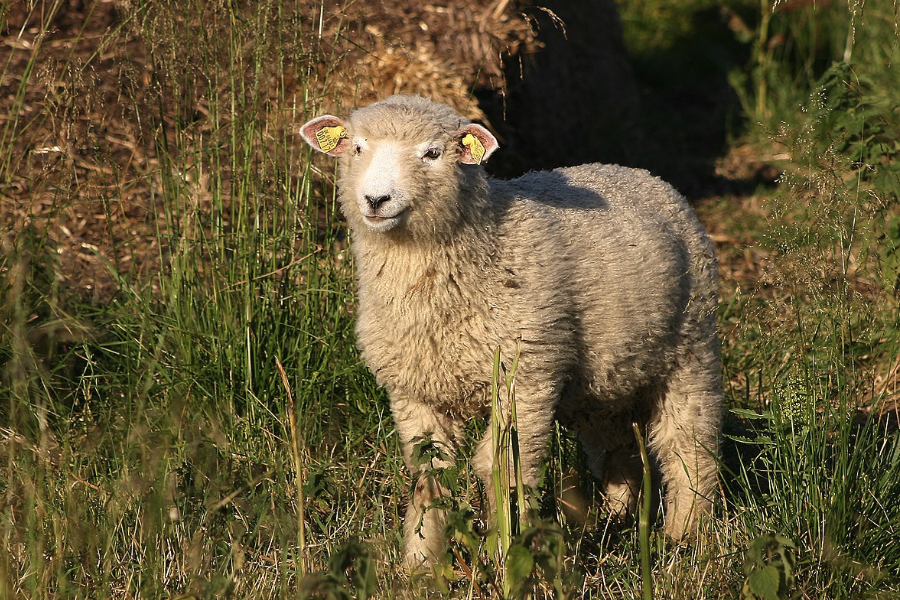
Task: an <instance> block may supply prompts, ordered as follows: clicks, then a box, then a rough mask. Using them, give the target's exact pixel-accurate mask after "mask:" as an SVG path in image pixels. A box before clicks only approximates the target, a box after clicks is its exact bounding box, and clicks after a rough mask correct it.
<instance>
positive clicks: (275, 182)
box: [0, 0, 900, 600]
mask: <svg viewBox="0 0 900 600" xmlns="http://www.w3.org/2000/svg"><path fill="white" fill-rule="evenodd" d="M25 4H27V6H25ZM83 4H84V7H83V9H84V12H85V18H84V22H81V23H77V24H75V25H73V26H71V27H70V28H69V30H71V31H72V32H74V33H73V37H71V38H65V39H59V38H58V37H54V35H53V34H54V32H56V30H57V28H58V27H59V23H60V22H61V21H64V20H65V18H66V15H65V14H64V7H63V3H62V2H61V1H59V0H55V1H53V0H47V1H45V2H28V3H23V5H22V6H15V5H13V4H4V5H3V6H2V7H0V30H2V31H3V35H4V43H5V47H6V49H7V52H6V54H5V55H6V56H7V58H5V59H4V58H0V69H2V71H0V73H2V84H0V90H2V95H3V100H2V101H3V107H4V110H7V115H6V116H5V117H3V116H0V119H2V120H0V202H2V203H4V205H5V207H12V208H11V209H10V210H7V211H5V212H0V214H3V215H4V216H7V217H9V221H8V222H0V457H2V460H0V597H3V598H7V597H8V598H40V599H43V598H95V597H96V598H107V597H108V598H176V597H179V598H250V597H253V598H269V597H278V598H281V597H315V598H393V597H420V596H421V597H426V596H427V597H431V596H435V597H441V596H443V597H467V598H469V597H484V598H487V597H499V596H500V595H507V596H509V597H523V598H524V597H559V598H561V597H581V596H584V597H595V598H607V597H636V596H638V595H639V594H642V595H643V597H645V598H648V597H653V598H723V597H730V598H746V599H751V598H753V599H756V598H758V599H766V600H770V599H778V598H890V597H896V596H897V595H898V594H900V543H898V542H897V540H898V538H900V504H898V503H897V501H896V499H897V498H898V497H900V434H898V430H897V414H898V413H897V411H898V406H900V405H898V398H900V395H898V394H900V359H898V356H900V348H898V345H900V304H898V298H900V297H898V289H900V210H898V208H900V202H898V200H900V160H898V158H900V104H898V99H900V89H898V88H900V76H898V74H897V66H896V65H897V62H898V59H900V44H898V33H900V32H898V13H900V4H898V3H896V2H892V1H890V0H869V1H868V2H865V3H862V2H856V0H832V1H831V2H830V3H829V2H804V1H802V0H785V1H776V2H770V1H768V0H762V1H761V2H760V1H759V0H729V1H728V2H711V1H707V0H692V1H691V2H683V1H675V0H668V1H667V0H647V1H644V2H628V3H622V5H621V7H620V11H621V14H622V20H623V25H624V29H625V34H626V42H627V43H628V45H629V50H630V52H631V54H632V56H633V59H634V65H635V69H636V73H637V77H638V79H639V81H640V82H641V84H642V87H643V88H644V89H645V90H646V97H645V98H644V103H643V109H645V110H643V111H642V112H643V114H644V115H646V116H645V117H643V118H645V119H646V121H645V122H642V123H638V124H637V126H638V128H642V129H644V130H645V131H652V132H653V135H652V136H649V135H648V136H647V139H648V140H650V139H651V138H652V139H653V140H656V141H648V142H647V144H646V146H645V147H643V149H642V152H643V153H642V154H641V155H640V156H638V157H636V158H635V162H639V163H641V164H644V165H648V166H651V167H653V168H655V169H656V170H658V171H660V172H664V173H666V172H674V171H679V170H681V168H682V167H683V166H684V165H685V162H684V161H690V160H697V159H696V158H694V159H690V158H687V159H686V158H684V155H685V154H690V155H691V156H692V157H697V156H703V155H702V153H694V152H693V151H692V150H691V145H690V142H686V144H687V145H683V144H681V143H680V140H681V141H684V140H689V139H706V140H707V141H710V144H712V145H716V140H715V139H712V138H714V137H716V136H720V137H721V140H724V141H722V142H721V144H720V146H719V147H717V148H715V149H713V150H712V151H711V154H710V155H708V156H705V158H704V160H705V159H708V163H709V164H710V165H711V164H713V161H714V160H715V159H718V161H719V163H718V164H719V171H720V176H719V177H720V178H724V179H728V178H729V177H730V181H732V184H729V185H728V186H726V187H725V188H724V191H722V189H721V187H717V186H716V185H714V186H712V188H713V189H712V191H711V192H710V191H709V190H707V191H706V193H698V194H696V195H697V196H698V201H697V206H698V210H699V211H700V213H701V216H702V218H703V220H704V221H705V222H706V224H707V225H708V227H709V228H710V230H711V232H712V233H713V235H714V237H715V239H716V240H717V242H718V245H719V252H720V256H721V260H722V273H723V283H722V290H723V302H722V309H721V320H720V323H721V331H722V337H723V344H724V348H723V352H724V358H725V369H726V372H725V377H726V381H727V393H728V398H727V402H728V406H729V409H730V410H729V413H728V417H727V427H726V438H725V440H724V443H723V460H722V469H721V482H722V491H723V496H722V499H721V502H720V506H718V507H717V510H716V513H715V516H714V518H713V519H711V520H710V521H709V522H708V523H706V525H705V530H704V532H703V535H701V536H700V538H699V539H697V540H696V541H695V542H694V543H693V544H691V545H688V546H674V545H672V544H670V543H669V542H667V540H666V539H665V538H664V536H662V534H661V533H660V531H659V530H658V528H654V529H652V530H650V532H649V536H647V535H646V534H647V532H646V529H642V527H641V524H642V523H646V520H647V517H648V516H649V515H648V514H647V512H646V511H645V512H644V514H643V515H642V518H640V519H635V520H634V521H633V522H626V523H618V522H616V521H615V520H613V519H612V518H610V517H609V516H608V515H607V514H605V513H604V512H603V510H602V508H601V503H600V502H598V501H597V496H596V494H595V492H594V491H593V490H592V489H591V488H590V485H589V484H588V483H586V482H584V481H579V480H578V476H577V475H574V473H576V472H578V471H579V470H580V466H581V457H580V456H579V454H578V450H577V446H576V445H575V444H573V442H572V440H571V439H570V438H569V437H568V436H567V434H566V432H565V431H559V432H558V434H557V435H556V437H555V440H554V442H553V444H552V448H551V452H550V459H549V460H548V463H547V467H546V472H545V476H544V480H545V482H544V486H543V488H542V489H541V490H536V491H533V490H525V489H519V490H517V493H516V494H510V495H508V497H506V498H505V502H502V503H501V507H500V511H501V513H502V515H503V518H502V519H501V522H502V523H503V527H502V529H501V531H499V532H498V531H486V528H485V525H484V523H482V522H481V520H480V519H481V517H480V515H481V512H480V509H479V507H480V506H481V505H482V504H483V503H484V500H483V498H484V490H482V489H480V488H479V484H478V483H477V478H476V477H474V476H473V475H472V473H470V471H469V469H468V466H467V465H466V464H465V463H464V462H463V463H461V464H460V466H459V468H458V469H457V470H454V471H453V472H452V473H450V472H445V473H441V474H439V476H440V477H442V478H443V479H444V480H446V482H447V485H448V486H450V487H452V488H453V489H455V491H456V493H457V496H456V497H454V498H453V499H452V500H450V501H448V502H447V506H446V508H448V509H449V510H450V511H451V513H452V519H451V531H450V533H451V536H452V538H453V543H452V544H451V545H450V547H449V548H448V552H447V560H446V562H445V564H442V565H438V566H437V567H435V569H434V572H433V573H426V574H419V573H417V574H412V575H410V576H407V575H406V574H402V573H401V572H400V569H399V566H398V565H399V564H400V540H401V537H402V534H401V531H400V515H401V514H402V512H403V507H404V505H405V501H406V497H405V495H406V490H407V489H408V482H407V480H406V479H407V477H408V475H407V474H406V473H405V471H404V469H403V467H402V461H401V459H400V452H399V448H398V444H397V441H396V434H395V432H394V430H393V424H392V421H391V417H390V413H389V409H388V404H387V400H386V397H385V395H384V393H383V392H382V391H381V390H379V389H378V388H377V386H376V385H375V383H374V381H373V379H372V377H371V376H370V375H369V374H368V372H367V371H366V370H365V368H364V367H363V366H362V365H361V364H360V362H359V359H358V355H357V352H356V350H355V347H354V339H353V338H354V334H353V326H352V316H353V265H352V257H351V255H350V254H349V253H348V252H347V243H348V242H347V240H346V239H345V236H346V234H345V230H344V228H343V226H342V224H341V221H340V217H339V215H338V214H337V211H336V207H335V202H334V189H333V176H332V173H330V172H329V171H328V170H327V169H325V170H323V169H321V168H319V167H318V166H317V163H312V162H311V161H310V156H309V154H308V150H306V149H305V147H304V146H303V145H302V144H300V143H298V142H297V141H296V140H295V139H294V135H293V132H292V131H291V128H290V125H291V124H297V123H302V122H304V120H305V119H306V118H307V117H309V116H311V115H313V114H314V113H316V112H317V104H318V103H319V102H320V101H321V99H322V98H323V97H324V95H326V94H329V93H334V90H335V86H336V83H337V82H336V81H335V76H334V75H333V74H332V73H331V72H330V70H329V69H328V68H327V65H328V64H329V61H330V60H333V58H334V57H331V56H330V55H329V53H328V52H329V47H328V44H327V40H323V39H322V38H321V37H317V35H316V24H317V23H318V22H319V21H317V19H320V16H319V12H318V10H317V11H315V12H314V14H307V12H304V10H305V9H304V8H302V7H301V6H300V4H299V3H298V4H296V5H294V4H291V3H284V2H281V1H279V0H262V1H260V2H255V3H237V2H221V3H212V2H203V1H201V0H192V1H189V2H180V1H174V0H173V1H171V2H168V1H163V0H160V1H158V2H137V3H133V4H132V3H128V2H124V1H123V2H121V3H118V4H117V5H116V9H115V13H114V14H115V19H113V20H112V21H111V22H112V25H110V26H106V25H103V26H99V27H94V26H92V25H91V24H92V23H94V21H92V19H97V18H99V17H98V16H97V15H99V14H100V13H102V12H103V11H107V13H108V12H109V11H110V10H112V8H110V5H109V3H108V2H100V1H99V0H98V1H96V2H93V3H92V2H85V3H83ZM16 11H19V12H16ZM308 12H311V11H308ZM98 40H99V41H98ZM88 46H89V47H90V48H92V49H91V50H90V51H88V52H86V53H85V52H83V51H82V50H83V49H84V48H85V47H88ZM138 47H139V48H140V52H141V56H142V57H144V58H145V62H137V61H136V59H135V58H134V57H135V56H137V54H136V52H137V50H135V49H136V48H138ZM323 65H324V67H323ZM109 81H112V82H113V83H112V85H108V82H109ZM685 85H687V86H693V87H694V88H696V89H711V90H714V91H715V94H714V96H715V99H716V100H715V101H716V102H718V101H719V100H720V99H721V98H726V99H727V98H731V99H733V100H734V102H733V103H731V104H728V103H727V102H726V103H725V104H724V106H726V107H731V108H730V109H728V110H730V111H731V112H730V113H729V112H728V110H725V111H719V112H715V113H710V114H713V116H715V117H716V119H717V120H716V122H715V123H712V122H711V120H710V121H709V122H707V121H704V120H701V119H694V120H693V121H692V122H688V121H687V119H685V118H679V113H678V111H677V110H673V109H672V105H671V104H667V103H666V102H667V98H668V99H672V98H674V97H678V96H679V93H680V91H679V90H682V89H683V86H685ZM704 86H706V87H705V88H704ZM726 113H727V114H726ZM673 115H675V116H674V118H673ZM719 117H721V119H720V118H719ZM110 132H115V133H114V134H113V133H110ZM721 140H720V141H721ZM707 146H709V144H707ZM673 149H674V150H673ZM685 149H686V150H685ZM734 163H737V164H738V167H735V168H734V169H732V171H735V170H737V171H740V170H741V169H743V171H745V172H746V173H745V174H743V175H740V174H739V175H735V174H734V173H733V172H731V171H729V168H730V167H729V165H731V164H734ZM323 164H324V163H323ZM687 166H688V170H690V167H691V166H692V165H691V164H688V165H687ZM766 170H770V171H771V170H775V171H777V172H778V173H780V175H779V176H778V177H777V178H771V177H766V176H764V175H761V173H763V174H764V172H766ZM721 173H725V175H721ZM706 187H707V186H706V184H703V185H700V186H698V188H695V189H701V190H703V189H705V188H706ZM138 197H139V198H142V199H143V201H142V202H140V203H138V202H136V200H135V199H136V198H138ZM80 219H97V220H99V221H101V222H102V223H104V226H103V227H101V228H99V230H100V231H101V233H100V234H98V237H96V238H87V237H85V238H83V239H80V240H78V241H77V243H75V244H74V245H73V244H72V243H71V238H72V235H70V234H71V231H72V230H73V229H74V223H76V222H79V220H80ZM64 242H65V243H64ZM88 259H90V260H91V261H92V263H94V264H102V265H103V269H102V272H99V273H98V272H93V271H89V270H85V271H83V272H81V275H80V276H81V277H83V278H84V279H85V281H87V280H90V281H91V282H93V283H92V284H91V285H92V289H93V290H94V292H95V293H94V295H93V296H91V295H90V294H85V293H83V290H84V289H85V288H84V287H82V288H79V290H80V291H79V292H78V293H76V292H75V291H74V288H75V287H77V286H75V285H74V284H73V277H74V276H73V275H71V271H67V270H65V269H64V267H65V268H69V267H70V266H71V265H72V264H81V263H82V262H84V263H85V264H86V263H87V261H88ZM79 261H81V262H79ZM64 272H66V273H69V275H66V276H63V273H64ZM75 273H76V274H77V273H78V271H75ZM104 281H107V282H108V283H103V282H104ZM492 364H493V365H497V364H498V363H497V361H495V362H493V363H492V356H491V355H490V353H488V354H487V355H486V356H485V369H491V368H492ZM494 370H495V381H496V385H495V389H496V393H495V394H494V395H495V400H496V401H501V400H502V401H504V402H506V401H510V402H511V401H512V400H514V395H515V393H514V370H513V372H512V373H501V372H500V370H499V367H498V366H494ZM422 376H423V377H427V376H429V374H428V373H423V374H422ZM511 417H512V418H511V419H510V421H507V422H502V421H498V422H495V423H493V424H485V423H481V424H479V423H473V424H472V427H471V439H472V440H474V439H476V438H477V436H478V435H479V434H481V433H483V432H484V430H485V428H486V427H488V426H493V427H497V428H498V431H501V430H503V431H507V432H508V433H509V436H508V438H507V439H508V440H510V442H512V441H514V439H515V427H514V422H515V419H514V413H513V415H511ZM421 448H422V453H423V460H430V459H431V458H433V457H434V456H437V454H435V453H439V452H440V448H435V447H433V445H429V444H428V443H427V440H423V444H422V446H421ZM506 452H507V453H506V454H505V455H504V456H507V457H508V458H509V466H508V468H509V469H512V473H513V475H512V477H514V469H515V454H516V450H515V444H513V443H511V444H510V446H509V447H508V449H507V451H506ZM429 453H430V454H429ZM501 466H502V465H499V464H498V470H497V478H498V487H499V488H502V489H509V486H508V485H507V482H509V481H511V479H509V478H510V477H511V475H510V471H508V470H506V468H507V467H504V468H501ZM504 478H506V479H504ZM582 490H586V493H585V492H583V491H582ZM644 505H645V506H647V507H649V506H650V503H649V502H647V503H644ZM647 510H650V509H649V508H648V509H647ZM642 534H643V535H642ZM648 569H650V571H651V572H649V573H648ZM647 575H649V576H650V577H649V578H648V577H647ZM647 581H651V582H652V586H651V585H648V584H647V583H646V582H647ZM651 587H652V589H650V588H651Z"/></svg>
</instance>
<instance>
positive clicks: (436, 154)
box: [422, 148, 441, 161]
mask: <svg viewBox="0 0 900 600" xmlns="http://www.w3.org/2000/svg"><path fill="white" fill-rule="evenodd" d="M440 157H441V149H440V148H429V149H428V150H426V151H425V154H423V155H422V160H427V161H435V160H437V159H439V158H440Z"/></svg>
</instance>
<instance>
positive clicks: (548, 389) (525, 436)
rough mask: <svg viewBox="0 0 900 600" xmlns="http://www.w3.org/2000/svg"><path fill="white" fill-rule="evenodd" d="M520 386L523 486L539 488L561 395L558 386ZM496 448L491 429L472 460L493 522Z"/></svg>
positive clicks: (512, 482)
mask: <svg viewBox="0 0 900 600" xmlns="http://www.w3.org/2000/svg"><path fill="white" fill-rule="evenodd" d="M517 386H518V392H517V395H516V417H517V432H518V442H519V465H520V467H521V471H522V483H523V484H525V485H526V486H528V487H531V488H536V487H537V486H538V484H539V483H540V473H541V463H542V461H543V460H544V457H545V456H546V454H547V446H548V444H549V442H550V435H551V433H552V432H553V420H554V415H555V407H556V397H558V394H557V393H555V390H556V386H552V385H544V386H535V385H525V384H523V383H521V380H520V382H519V383H517ZM504 410H506V411H508V407H506V408H504ZM507 414H508V413H507ZM495 448H496V442H495V440H494V436H493V433H492V430H491V429H489V430H488V432H487V433H486V434H485V436H484V438H482V440H481V442H479V444H478V448H477V449H476V450H475V457H474V459H473V467H474V469H475V472H476V473H477V474H478V476H479V477H480V478H481V480H482V482H483V483H484V487H485V491H486V492H487V498H488V503H489V509H488V511H487V513H488V514H487V516H488V519H489V520H490V519H493V516H494V514H495V513H496V507H497V505H496V499H495V498H494V486H493V478H492V473H493V466H494V451H495ZM515 484H516V480H515V473H510V485H511V486H514V485H515Z"/></svg>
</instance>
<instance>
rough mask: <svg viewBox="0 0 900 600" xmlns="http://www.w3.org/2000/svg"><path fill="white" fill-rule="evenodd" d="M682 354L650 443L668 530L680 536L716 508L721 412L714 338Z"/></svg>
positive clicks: (673, 535) (658, 413)
mask: <svg viewBox="0 0 900 600" xmlns="http://www.w3.org/2000/svg"><path fill="white" fill-rule="evenodd" d="M692 350H693V351H692V352H687V353H685V354H684V355H683V356H682V360H681V363H680V366H679V367H678V368H677V369H676V370H675V372H674V373H673V374H672V376H671V377H670V378H669V380H668V386H667V387H666V388H665V391H664V395H663V397H662V399H661V402H660V405H659V406H658V407H657V409H656V414H655V415H654V422H653V423H652V425H651V429H650V430H651V438H650V446H651V449H652V450H653V451H654V454H655V455H656V457H657V459H658V461H659V464H660V470H661V471H662V477H663V484H664V485H665V490H666V498H665V504H666V525H665V531H666V533H667V534H668V535H669V536H670V537H671V538H672V539H674V540H680V539H682V538H683V537H684V536H685V535H686V534H688V533H690V532H691V531H692V530H693V529H694V528H695V527H696V525H697V519H698V517H699V515H700V514H704V513H708V512H709V511H710V510H711V508H712V498H713V497H714V494H715V491H716V472H717V467H716V456H717V451H718V432H719V428H720V423H721V418H722V417H721V411H722V378H721V374H720V373H719V362H718V346H717V342H716V341H715V340H711V341H709V342H706V343H704V344H698V345H697V346H695V348H693V349H692Z"/></svg>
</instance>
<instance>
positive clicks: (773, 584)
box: [741, 533, 796, 600]
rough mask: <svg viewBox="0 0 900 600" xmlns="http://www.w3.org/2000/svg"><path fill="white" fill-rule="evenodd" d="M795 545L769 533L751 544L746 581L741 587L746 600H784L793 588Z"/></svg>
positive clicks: (748, 550)
mask: <svg viewBox="0 0 900 600" xmlns="http://www.w3.org/2000/svg"><path fill="white" fill-rule="evenodd" d="M795 548H796V546H795V545H794V543H793V542H792V541H791V540H789V539H787V538H785V537H782V536H780V535H776V534H771V533H770V534H768V535H763V536H760V537H758V538H756V539H754V540H753V541H752V542H750V547H749V548H748V549H747V555H746V557H745V559H744V573H745V574H746V575H747V579H746V580H744V585H743V587H742V588H741V598H743V599H745V600H781V599H783V598H787V597H788V595H789V592H790V590H791V588H792V587H793V586H794V562H795V561H794V549H795Z"/></svg>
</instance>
